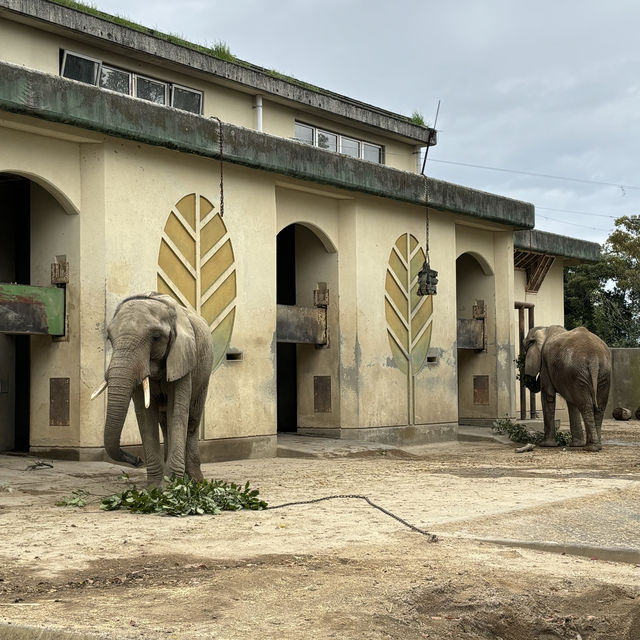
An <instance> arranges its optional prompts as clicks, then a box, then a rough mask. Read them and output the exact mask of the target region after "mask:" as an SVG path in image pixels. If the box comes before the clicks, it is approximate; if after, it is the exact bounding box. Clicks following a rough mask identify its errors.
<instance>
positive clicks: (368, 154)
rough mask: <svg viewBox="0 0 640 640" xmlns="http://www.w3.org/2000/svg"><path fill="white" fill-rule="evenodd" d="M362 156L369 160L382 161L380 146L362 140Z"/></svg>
mask: <svg viewBox="0 0 640 640" xmlns="http://www.w3.org/2000/svg"><path fill="white" fill-rule="evenodd" d="M362 146H363V154H362V157H363V158H364V159H365V160H368V161H369V162H382V147H379V146H378V145H377V144H369V143H368V142H364V143H363V144H362Z"/></svg>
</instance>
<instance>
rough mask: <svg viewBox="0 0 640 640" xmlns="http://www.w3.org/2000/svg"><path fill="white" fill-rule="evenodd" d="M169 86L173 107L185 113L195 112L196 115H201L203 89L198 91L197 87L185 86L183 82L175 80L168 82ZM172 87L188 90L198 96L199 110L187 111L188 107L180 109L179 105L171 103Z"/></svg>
mask: <svg viewBox="0 0 640 640" xmlns="http://www.w3.org/2000/svg"><path fill="white" fill-rule="evenodd" d="M169 88H170V91H171V106H172V107H173V108H174V109H179V110H180V111H184V112H185V113H195V114H196V115H198V116H201V115H202V107H203V105H204V91H200V90H199V89H192V88H191V87H185V86H184V85H183V84H178V83H176V82H172V83H170V85H169ZM174 89H180V90H181V91H188V92H189V93H195V94H197V95H198V96H200V111H198V112H196V111H189V110H188V109H181V108H180V107H176V106H175V105H174V104H173V95H174Z"/></svg>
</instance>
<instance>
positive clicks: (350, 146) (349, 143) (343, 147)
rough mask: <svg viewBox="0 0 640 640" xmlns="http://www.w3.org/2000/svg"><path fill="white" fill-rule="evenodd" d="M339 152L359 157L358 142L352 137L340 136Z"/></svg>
mask: <svg viewBox="0 0 640 640" xmlns="http://www.w3.org/2000/svg"><path fill="white" fill-rule="evenodd" d="M340 153H345V154H346V155H348V156H353V157H354V158H359V157H360V143H359V142H358V141H357V140H354V139H353V138H345V137H344V136H340Z"/></svg>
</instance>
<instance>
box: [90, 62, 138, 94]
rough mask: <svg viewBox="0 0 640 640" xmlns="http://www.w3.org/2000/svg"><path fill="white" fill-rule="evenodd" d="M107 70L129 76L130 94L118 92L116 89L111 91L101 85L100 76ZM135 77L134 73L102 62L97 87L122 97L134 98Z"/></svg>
mask: <svg viewBox="0 0 640 640" xmlns="http://www.w3.org/2000/svg"><path fill="white" fill-rule="evenodd" d="M105 68H106V69H111V70H113V71H120V72H121V73H126V74H127V75H128V76H129V92H128V93H123V92H122V91H117V90H116V89H109V87H103V86H102V85H101V84H100V76H101V74H102V70H103V69H105ZM135 75H136V74H135V73H134V72H133V71H127V70H126V69H122V68H121V67H116V66H114V65H112V64H105V63H104V62H101V63H100V69H99V71H98V82H97V87H98V88H99V89H104V90H105V91H113V92H114V93H119V94H120V95H123V96H133V82H134V77H135Z"/></svg>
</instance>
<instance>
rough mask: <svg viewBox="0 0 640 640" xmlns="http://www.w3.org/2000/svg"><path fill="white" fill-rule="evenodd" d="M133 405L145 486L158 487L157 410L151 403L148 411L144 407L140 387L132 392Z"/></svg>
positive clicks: (153, 403) (159, 475)
mask: <svg viewBox="0 0 640 640" xmlns="http://www.w3.org/2000/svg"><path fill="white" fill-rule="evenodd" d="M133 405H134V407H135V410H136V418H137V420H138V429H139V430H140V437H141V438H142V446H143V448H144V458H145V463H146V465H147V484H148V485H149V486H154V487H159V486H160V485H161V484H162V468H163V461H162V448H161V446H160V434H159V432H158V408H157V405H156V404H155V402H153V401H152V402H151V405H150V406H149V408H148V409H145V406H144V396H143V393H142V387H137V388H136V389H135V390H134V392H133Z"/></svg>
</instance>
